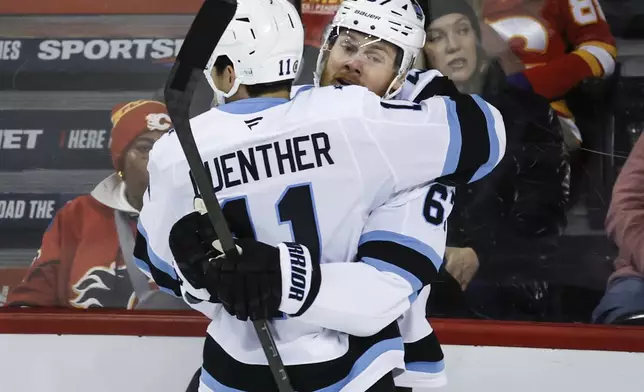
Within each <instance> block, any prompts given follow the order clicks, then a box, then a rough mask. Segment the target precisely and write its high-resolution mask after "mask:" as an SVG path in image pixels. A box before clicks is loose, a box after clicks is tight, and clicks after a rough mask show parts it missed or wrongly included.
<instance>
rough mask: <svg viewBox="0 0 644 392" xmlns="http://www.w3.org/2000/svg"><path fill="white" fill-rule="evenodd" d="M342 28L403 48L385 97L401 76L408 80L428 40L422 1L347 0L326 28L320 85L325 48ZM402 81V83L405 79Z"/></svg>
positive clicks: (317, 79) (319, 68)
mask: <svg viewBox="0 0 644 392" xmlns="http://www.w3.org/2000/svg"><path fill="white" fill-rule="evenodd" d="M446 1H449V0H446ZM339 28H346V29H351V30H355V31H358V32H361V33H363V34H366V35H369V36H372V37H376V38H379V39H382V40H384V41H387V42H390V43H391V44H393V45H395V46H396V47H398V48H399V49H401V50H402V53H403V56H402V61H401V63H400V67H399V69H398V74H397V75H396V77H395V78H394V79H393V80H392V81H391V84H390V86H389V89H388V90H387V93H386V95H385V97H383V98H385V99H389V98H392V97H394V96H395V95H396V94H398V92H399V91H400V88H396V89H394V86H395V85H396V84H397V80H402V81H404V77H405V76H406V74H407V72H408V71H409V70H410V69H411V67H412V66H413V64H414V62H415V61H416V58H417V57H418V54H419V53H420V51H421V50H422V48H423V46H424V44H425V15H424V14H423V11H422V9H421V7H420V5H419V4H418V2H416V0H391V1H387V2H381V3H377V2H373V1H369V0H345V1H343V2H342V4H341V5H340V8H338V11H337V12H336V14H335V16H334V17H333V20H332V22H331V24H330V26H328V27H327V29H325V34H324V37H323V41H322V45H321V48H320V53H319V54H318V59H317V64H316V68H315V72H314V81H315V85H316V86H319V85H320V78H321V75H322V71H323V70H324V66H325V63H326V60H325V59H326V55H325V53H324V52H325V51H326V50H328V49H329V38H331V37H332V35H333V31H334V30H336V29H337V30H336V32H338V33H339ZM400 85H401V87H402V83H400ZM392 89H394V90H393V91H392Z"/></svg>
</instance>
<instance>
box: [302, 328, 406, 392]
mask: <svg viewBox="0 0 644 392" xmlns="http://www.w3.org/2000/svg"><path fill="white" fill-rule="evenodd" d="M394 350H398V351H404V346H403V341H402V338H391V339H387V340H383V341H380V342H378V343H376V344H374V345H373V346H371V347H370V348H369V349H368V350H367V351H365V352H364V353H363V354H362V355H361V356H360V358H358V360H357V361H356V362H355V363H354V364H353V367H352V368H351V372H349V375H347V376H346V377H345V378H344V379H342V380H340V381H338V382H336V383H335V384H333V385H329V386H328V387H326V388H322V389H318V390H316V391H315V392H337V391H339V390H341V389H342V388H344V387H345V386H346V385H347V384H348V383H350V382H351V380H353V379H355V378H356V377H358V376H359V375H360V374H361V373H362V372H363V371H365V369H367V368H368V367H369V366H370V365H371V364H372V363H373V361H375V360H376V359H377V358H378V357H379V356H381V355H382V354H384V353H386V352H388V351H394Z"/></svg>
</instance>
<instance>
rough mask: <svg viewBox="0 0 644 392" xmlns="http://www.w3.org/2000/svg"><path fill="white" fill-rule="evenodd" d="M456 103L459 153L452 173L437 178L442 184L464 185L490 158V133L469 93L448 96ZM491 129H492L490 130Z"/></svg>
mask: <svg viewBox="0 0 644 392" xmlns="http://www.w3.org/2000/svg"><path fill="white" fill-rule="evenodd" d="M450 99H451V100H452V101H454V102H455V103H456V114H457V115H458V121H459V123H460V125H461V153H460V155H459V157H458V165H457V166H456V170H455V171H454V173H452V174H449V175H447V176H444V177H441V178H438V179H437V182H440V183H441V184H443V185H448V186H459V185H465V184H467V183H469V182H470V181H471V180H472V177H473V176H474V173H476V171H477V170H478V169H479V168H480V167H481V166H483V165H484V164H486V163H487V161H488V160H489V159H490V151H491V149H490V134H489V132H490V131H491V130H488V129H487V119H486V118H485V114H484V113H483V110H481V108H480V107H479V105H478V104H477V103H476V101H475V100H474V98H472V97H471V96H469V95H465V94H460V95H458V96H455V97H451V98H450ZM492 131H493V130H492Z"/></svg>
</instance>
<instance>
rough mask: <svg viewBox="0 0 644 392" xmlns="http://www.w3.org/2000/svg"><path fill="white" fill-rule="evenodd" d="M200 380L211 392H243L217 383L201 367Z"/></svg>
mask: <svg viewBox="0 0 644 392" xmlns="http://www.w3.org/2000/svg"><path fill="white" fill-rule="evenodd" d="M200 380H201V382H202V383H204V384H205V385H206V386H207V387H208V388H210V390H211V391H213V392H244V391H242V390H240V389H235V388H230V387H227V386H225V385H224V384H222V383H220V382H218V381H217V380H215V378H214V377H213V376H211V375H210V373H208V372H207V371H206V369H204V368H203V367H202V368H201V378H200Z"/></svg>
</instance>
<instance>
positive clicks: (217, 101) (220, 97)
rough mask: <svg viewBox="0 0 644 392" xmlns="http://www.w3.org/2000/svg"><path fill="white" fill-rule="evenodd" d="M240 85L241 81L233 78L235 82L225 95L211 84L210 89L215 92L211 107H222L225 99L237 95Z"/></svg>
mask: <svg viewBox="0 0 644 392" xmlns="http://www.w3.org/2000/svg"><path fill="white" fill-rule="evenodd" d="M240 85H241V80H239V78H237V77H236V78H235V82H234V83H233V86H232V87H231V88H230V91H228V92H227V93H225V92H223V91H221V90H220V89H218V88H217V86H216V85H215V84H214V83H213V84H212V89H213V91H214V92H215V96H214V98H213V100H212V106H213V107H217V106H220V105H223V104H225V103H226V98H230V97H232V96H233V95H235V94H236V93H237V90H239V86H240Z"/></svg>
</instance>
